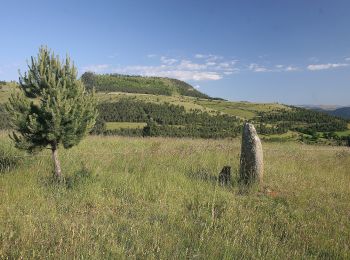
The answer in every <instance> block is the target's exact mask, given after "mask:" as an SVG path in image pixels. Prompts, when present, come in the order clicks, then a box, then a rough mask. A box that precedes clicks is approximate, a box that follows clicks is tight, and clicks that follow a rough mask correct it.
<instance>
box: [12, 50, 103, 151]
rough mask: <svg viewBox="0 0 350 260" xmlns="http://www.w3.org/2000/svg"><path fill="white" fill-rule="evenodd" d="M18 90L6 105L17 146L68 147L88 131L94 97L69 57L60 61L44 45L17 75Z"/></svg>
mask: <svg viewBox="0 0 350 260" xmlns="http://www.w3.org/2000/svg"><path fill="white" fill-rule="evenodd" d="M20 90H21V91H20V92H18V93H14V94H12V96H11V98H10V100H9V103H8V105H7V109H8V112H9V114H10V117H11V122H12V125H13V127H14V130H15V132H14V133H13V135H12V138H13V139H14V141H15V142H16V145H17V147H18V148H22V149H26V150H29V151H33V150H40V149H42V148H44V147H47V146H51V147H53V148H54V147H57V146H58V145H59V144H62V145H63V146H64V147H65V148H70V147H72V146H74V145H76V144H78V143H79V142H80V140H81V139H82V138H83V137H84V136H85V135H86V134H87V133H88V132H89V131H90V129H91V128H92V126H93V125H94V123H95V119H96V116H97V110H96V99H95V97H94V95H93V93H88V92H86V90H85V88H84V85H83V84H82V82H81V81H79V80H77V70H76V68H75V66H74V65H72V64H71V61H70V59H69V57H66V59H65V60H63V61H62V62H61V61H60V60H59V57H58V56H55V55H54V53H53V52H51V51H50V50H48V49H47V48H46V47H41V48H40V50H39V54H38V56H37V58H34V57H32V58H31V64H30V65H28V72H25V74H24V76H21V77H20Z"/></svg>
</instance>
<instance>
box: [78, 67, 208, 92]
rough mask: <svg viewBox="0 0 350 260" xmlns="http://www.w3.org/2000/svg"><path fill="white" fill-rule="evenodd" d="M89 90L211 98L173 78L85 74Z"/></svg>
mask: <svg viewBox="0 0 350 260" xmlns="http://www.w3.org/2000/svg"><path fill="white" fill-rule="evenodd" d="M81 79H82V81H83V82H84V84H85V86H86V87H87V88H93V87H94V88H95V90H96V91H97V92H127V93H142V94H153V95H165V96H174V95H181V96H190V97H199V98H210V97H209V96H208V95H206V94H203V93H201V92H199V91H198V90H196V89H195V88H194V87H192V86H191V85H190V84H188V83H186V82H184V81H181V80H177V79H171V78H161V77H142V76H130V75H120V74H105V75H98V74H94V73H92V72H85V73H84V74H83V75H82V76H81Z"/></svg>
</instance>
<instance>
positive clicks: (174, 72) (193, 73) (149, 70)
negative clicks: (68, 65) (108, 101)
mask: <svg viewBox="0 0 350 260" xmlns="http://www.w3.org/2000/svg"><path fill="white" fill-rule="evenodd" d="M112 72H114V73H121V74H131V75H142V76H149V77H169V78H177V79H180V80H194V81H202V80H219V79H222V75H220V74H219V73H218V72H215V71H197V70H184V69H179V68H177V67H176V66H127V67H124V68H116V69H113V71H112Z"/></svg>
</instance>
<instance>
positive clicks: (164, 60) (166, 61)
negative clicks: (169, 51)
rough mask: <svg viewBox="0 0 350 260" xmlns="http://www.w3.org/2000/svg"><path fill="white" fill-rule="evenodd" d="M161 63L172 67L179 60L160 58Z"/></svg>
mask: <svg viewBox="0 0 350 260" xmlns="http://www.w3.org/2000/svg"><path fill="white" fill-rule="evenodd" d="M160 61H161V62H162V63H163V64H166V65H172V64H174V63H176V62H177V59H170V58H167V57H164V56H162V57H160Z"/></svg>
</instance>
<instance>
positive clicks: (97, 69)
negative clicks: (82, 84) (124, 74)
mask: <svg viewBox="0 0 350 260" xmlns="http://www.w3.org/2000/svg"><path fill="white" fill-rule="evenodd" d="M109 68H110V66H109V65H108V64H95V65H89V66H85V67H83V68H82V71H83V72H85V71H91V72H96V73H102V72H106V71H107V70H108V69H109Z"/></svg>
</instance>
